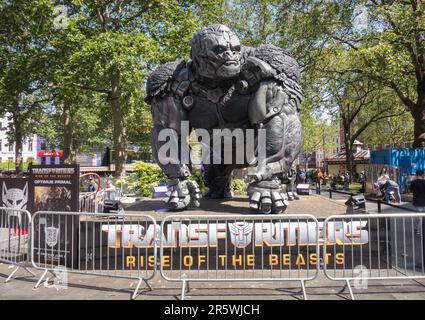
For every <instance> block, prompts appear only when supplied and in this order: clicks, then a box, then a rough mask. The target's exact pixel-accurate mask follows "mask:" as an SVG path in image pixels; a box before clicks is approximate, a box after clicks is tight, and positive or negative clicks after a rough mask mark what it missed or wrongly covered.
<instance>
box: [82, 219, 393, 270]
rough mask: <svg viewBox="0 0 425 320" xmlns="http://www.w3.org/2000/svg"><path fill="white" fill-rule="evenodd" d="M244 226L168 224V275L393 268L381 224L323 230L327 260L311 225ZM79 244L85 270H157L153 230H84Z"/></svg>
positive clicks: (99, 225)
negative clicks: (321, 265)
mask: <svg viewBox="0 0 425 320" xmlns="http://www.w3.org/2000/svg"><path fill="white" fill-rule="evenodd" d="M241 220H242V221H231V222H229V221H209V223H207V221H202V220H201V221H196V222H193V221H192V222H188V221H187V222H170V223H166V224H165V226H164V230H157V232H158V233H159V234H160V238H161V239H162V240H161V245H162V246H163V248H164V249H163V257H162V261H161V264H162V266H163V268H164V270H192V271H193V270H250V269H252V270H272V271H273V270H291V269H292V270H313V269H315V268H316V267H317V264H318V263H320V262H321V261H325V262H326V264H327V266H328V268H332V269H333V268H335V269H342V268H351V267H352V266H353V267H355V266H357V265H363V266H365V267H367V268H377V267H378V266H379V267H380V268H386V267H390V261H391V259H389V257H390V256H391V250H390V249H391V248H390V247H389V246H388V245H386V243H387V242H386V240H387V237H388V236H390V235H389V234H386V232H385V225H378V223H377V222H376V220H375V221H374V222H372V223H370V224H368V222H367V220H364V221H348V222H339V221H338V222H330V223H329V224H328V226H327V228H326V230H325V229H324V226H323V221H322V222H319V236H320V238H322V239H326V241H327V243H328V247H327V248H328V252H327V254H326V257H323V254H322V248H321V247H320V253H319V255H317V253H316V246H315V242H316V239H315V237H316V235H317V234H316V231H315V229H316V224H315V223H313V222H308V221H302V220H300V221H297V222H295V223H294V222H291V223H289V222H281V221H279V220H275V221H273V220H272V219H270V220H269V221H262V222H261V221H255V220H252V221H249V220H245V219H241ZM80 236H81V246H80V259H81V260H80V262H81V266H83V268H87V269H92V270H97V269H107V268H109V269H114V268H115V269H117V270H131V269H132V270H134V269H142V270H143V269H145V270H146V269H152V268H153V266H154V263H155V261H154V254H153V245H154V242H155V228H154V225H153V224H148V223H144V224H116V223H112V224H109V223H107V222H101V221H96V222H86V223H84V222H83V223H82V226H81V234H80ZM100 243H101V245H99V244H100ZM158 244H159V242H158Z"/></svg>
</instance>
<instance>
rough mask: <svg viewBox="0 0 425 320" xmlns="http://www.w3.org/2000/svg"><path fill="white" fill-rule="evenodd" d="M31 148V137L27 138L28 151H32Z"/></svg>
mask: <svg viewBox="0 0 425 320" xmlns="http://www.w3.org/2000/svg"><path fill="white" fill-rule="evenodd" d="M32 150H33V146H32V139H29V140H28V151H32Z"/></svg>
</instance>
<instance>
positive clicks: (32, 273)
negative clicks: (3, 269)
mask: <svg viewBox="0 0 425 320" xmlns="http://www.w3.org/2000/svg"><path fill="white" fill-rule="evenodd" d="M19 268H24V269H25V271H26V272H28V273H30V274H31V275H32V276H34V277H35V274H34V272H32V271H31V270H30V269H28V268H27V267H22V266H17V267H16V268H15V269H14V270H13V271H12V273H11V274H10V275H9V276H8V277H7V279H6V280H4V282H5V283H8V282H9V281H10V280H11V279H12V278H13V276H14V275H15V273H16V272H17V271H18V270H19Z"/></svg>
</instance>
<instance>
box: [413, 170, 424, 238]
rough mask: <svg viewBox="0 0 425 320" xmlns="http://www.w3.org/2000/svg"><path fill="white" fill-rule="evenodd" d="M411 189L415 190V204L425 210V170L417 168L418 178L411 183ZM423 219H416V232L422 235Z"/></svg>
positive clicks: (417, 207) (419, 208)
mask: <svg viewBox="0 0 425 320" xmlns="http://www.w3.org/2000/svg"><path fill="white" fill-rule="evenodd" d="M410 190H412V192H413V206H414V207H415V208H416V210H418V211H419V212H424V211H425V180H424V172H423V170H416V179H415V180H413V181H412V183H411V184H410ZM421 222H422V219H421V218H417V219H416V226H415V229H416V234H417V235H420V234H421V233H422V232H421V230H422V228H421V227H422V223H421Z"/></svg>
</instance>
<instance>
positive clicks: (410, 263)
mask: <svg viewBox="0 0 425 320" xmlns="http://www.w3.org/2000/svg"><path fill="white" fill-rule="evenodd" d="M424 218H425V214H423V213H397V214H360V215H359V214H357V215H335V216H330V217H328V218H327V219H326V220H325V222H324V230H325V231H326V238H325V239H324V245H323V257H326V258H327V257H328V255H332V256H334V257H336V258H335V259H333V261H332V262H331V263H329V264H326V263H324V264H323V271H324V273H325V275H326V277H327V278H329V279H330V280H336V281H345V282H346V287H348V289H349V293H350V296H351V298H352V299H353V300H354V295H353V291H352V287H351V284H350V281H355V282H356V285H360V287H363V284H364V283H365V282H366V281H368V280H383V279H387V280H396V279H423V278H425V273H424V271H425V270H424V263H425V261H424V259H425V256H424V229H425V227H424V222H425V219H424Z"/></svg>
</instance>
